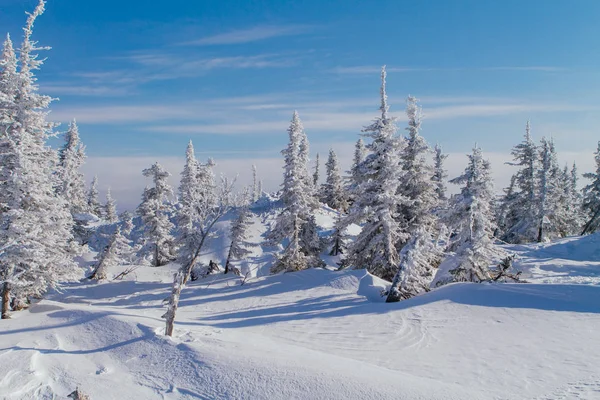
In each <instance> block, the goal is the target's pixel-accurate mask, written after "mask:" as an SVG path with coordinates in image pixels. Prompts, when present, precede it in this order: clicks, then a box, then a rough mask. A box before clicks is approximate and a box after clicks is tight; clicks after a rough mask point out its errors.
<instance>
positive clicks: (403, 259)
mask: <svg viewBox="0 0 600 400" xmlns="http://www.w3.org/2000/svg"><path fill="white" fill-rule="evenodd" d="M440 262H441V250H440V248H439V247H438V246H437V245H436V243H435V242H434V240H432V237H431V232H428V231H427V230H426V229H424V228H417V230H416V231H415V232H413V234H412V235H411V238H410V240H409V241H408V242H407V243H406V244H405V245H404V247H402V250H401V251H400V265H399V267H398V272H397V273H396V275H395V276H394V279H393V280H392V285H391V287H390V291H389V292H388V295H387V298H386V300H385V301H386V303H394V302H397V301H400V300H406V299H409V298H411V297H413V296H417V295H419V294H421V293H424V292H428V291H429V285H430V283H431V281H432V279H433V276H434V268H433V267H432V266H438V265H439V264H440Z"/></svg>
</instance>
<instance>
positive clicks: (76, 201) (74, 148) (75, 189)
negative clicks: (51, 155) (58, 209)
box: [58, 120, 88, 214]
mask: <svg viewBox="0 0 600 400" xmlns="http://www.w3.org/2000/svg"><path fill="white" fill-rule="evenodd" d="M58 160H59V165H58V175H59V179H60V186H59V188H58V192H59V194H60V195H62V196H63V197H64V198H65V200H66V201H67V202H68V204H69V205H70V209H71V213H72V214H79V213H83V212H85V211H87V208H88V207H87V201H86V194H85V180H84V177H83V174H82V173H81V167H82V166H83V164H84V163H85V146H84V145H83V143H81V140H80V138H79V128H78V127H77V123H76V122H75V120H73V121H72V122H71V124H70V125H69V129H68V130H67V132H66V134H65V145H64V146H63V147H62V148H61V149H60V151H59V152H58Z"/></svg>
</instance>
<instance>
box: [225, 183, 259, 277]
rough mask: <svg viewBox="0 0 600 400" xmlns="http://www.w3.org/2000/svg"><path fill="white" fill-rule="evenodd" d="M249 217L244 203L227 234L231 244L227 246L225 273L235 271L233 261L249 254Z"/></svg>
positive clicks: (246, 205)
mask: <svg viewBox="0 0 600 400" xmlns="http://www.w3.org/2000/svg"><path fill="white" fill-rule="evenodd" d="M244 198H246V199H247V198H248V196H247V194H246V195H244ZM251 216H252V214H251V213H250V209H249V207H248V203H247V202H245V204H243V205H242V206H241V207H239V210H238V215H237V217H236V218H235V219H234V220H233V222H232V223H231V229H230V234H229V236H230V238H231V242H230V244H229V252H228V253H227V260H226V261H225V273H228V272H230V271H232V270H233V271H235V267H233V264H232V262H233V261H234V260H239V259H241V258H243V257H246V256H247V255H249V254H251V251H249V250H248V249H247V248H246V246H247V245H248V242H247V240H248V228H249V227H250V225H251V224H252V219H251ZM239 272H240V271H239V270H237V274H238V275H239Z"/></svg>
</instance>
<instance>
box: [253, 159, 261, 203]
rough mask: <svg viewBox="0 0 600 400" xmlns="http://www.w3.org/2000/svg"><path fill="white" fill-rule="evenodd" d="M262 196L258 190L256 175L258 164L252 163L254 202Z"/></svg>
mask: <svg viewBox="0 0 600 400" xmlns="http://www.w3.org/2000/svg"><path fill="white" fill-rule="evenodd" d="M259 197H260V193H259V192H258V177H257V176H256V165H252V202H253V203H254V202H255V201H256V200H258V198H259Z"/></svg>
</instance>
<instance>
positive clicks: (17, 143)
mask: <svg viewBox="0 0 600 400" xmlns="http://www.w3.org/2000/svg"><path fill="white" fill-rule="evenodd" d="M44 4H45V3H44V1H40V3H39V4H38V6H37V7H36V9H35V11H34V12H33V13H32V14H29V17H28V19H27V24H26V26H25V28H24V40H23V44H22V45H21V48H20V54H19V67H20V68H19V69H18V71H15V69H14V65H16V64H15V60H14V57H13V55H12V54H11V48H12V46H11V45H10V43H5V47H4V51H3V56H2V57H3V60H2V63H3V69H2V71H3V72H2V84H1V85H2V90H7V88H9V89H8V92H3V95H2V108H1V109H0V113H1V118H2V121H1V122H2V128H3V129H2V131H0V149H1V150H2V152H1V153H0V165H1V168H0V187H1V189H2V190H1V192H2V194H1V195H0V196H1V201H2V204H1V208H2V212H1V213H0V283H2V318H8V317H9V311H10V302H11V301H12V302H13V304H19V303H20V304H23V303H26V301H27V298H29V297H39V296H41V295H43V294H44V293H45V291H46V290H47V289H48V288H52V287H56V286H57V285H58V284H59V282H60V281H63V280H66V279H69V278H72V277H74V274H75V271H76V270H75V268H76V264H75V263H74V262H73V259H72V254H73V253H72V248H71V241H72V239H73V236H72V234H71V230H72V226H73V219H72V217H71V213H70V212H69V209H68V204H67V203H66V201H65V200H64V198H62V197H61V196H59V195H58V194H57V193H56V180H55V175H54V172H55V170H56V167H57V165H58V155H57V154H56V152H55V151H54V150H52V149H51V148H50V147H49V146H47V140H48V138H49V137H50V136H51V135H52V128H53V124H51V123H49V122H47V121H46V116H47V113H48V107H49V104H50V102H51V101H52V99H51V98H50V97H49V96H44V95H41V94H39V93H38V88H37V86H36V84H35V81H36V78H35V74H34V72H35V71H36V70H38V69H39V68H40V66H41V65H42V63H43V60H39V59H37V54H35V52H36V51H38V50H41V49H43V48H40V47H36V43H35V42H34V41H32V39H31V35H32V33H33V24H34V22H35V20H36V18H37V17H39V16H40V15H41V14H42V13H43V12H44ZM7 65H8V70H7ZM6 79H10V80H9V81H7V80H6Z"/></svg>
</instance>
